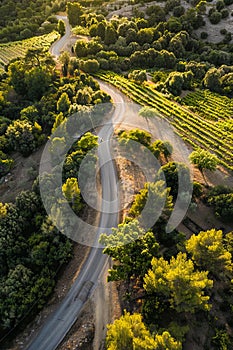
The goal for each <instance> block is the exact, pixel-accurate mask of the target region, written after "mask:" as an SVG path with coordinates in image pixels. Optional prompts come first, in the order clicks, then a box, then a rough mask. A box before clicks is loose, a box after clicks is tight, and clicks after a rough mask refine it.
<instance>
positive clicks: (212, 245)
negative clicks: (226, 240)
mask: <svg viewBox="0 0 233 350" xmlns="http://www.w3.org/2000/svg"><path fill="white" fill-rule="evenodd" d="M186 249H187V251H188V252H189V253H190V254H191V255H192V259H193V260H194V261H195V263H196V264H197V265H198V266H201V267H202V268H204V269H208V270H209V271H211V272H212V273H213V274H215V275H217V276H219V274H222V273H224V272H226V271H232V262H231V258H232V256H231V253H230V252H228V251H227V249H226V248H225V247H224V244H223V235H222V231H221V230H216V229H212V230H208V231H201V232H200V233H199V234H198V235H197V236H196V235H192V236H191V238H189V240H188V241H187V242H186Z"/></svg>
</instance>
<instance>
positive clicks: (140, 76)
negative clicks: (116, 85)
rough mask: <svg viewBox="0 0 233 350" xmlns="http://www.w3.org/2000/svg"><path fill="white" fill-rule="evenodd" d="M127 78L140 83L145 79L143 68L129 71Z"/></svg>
mask: <svg viewBox="0 0 233 350" xmlns="http://www.w3.org/2000/svg"><path fill="white" fill-rule="evenodd" d="M129 79H131V80H134V81H135V82H136V83H138V84H142V83H143V82H144V81H146V80H147V75H146V71H145V70H134V71H132V72H131V73H129Z"/></svg>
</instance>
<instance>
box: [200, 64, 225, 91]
mask: <svg viewBox="0 0 233 350" xmlns="http://www.w3.org/2000/svg"><path fill="white" fill-rule="evenodd" d="M220 78H221V77H220V73H219V71H218V70H217V68H210V69H209V70H208V71H207V72H206V74H205V76H204V79H203V85H204V87H206V88H207V89H209V90H210V91H213V92H221V83H220Z"/></svg>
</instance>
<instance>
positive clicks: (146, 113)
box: [138, 106, 157, 130]
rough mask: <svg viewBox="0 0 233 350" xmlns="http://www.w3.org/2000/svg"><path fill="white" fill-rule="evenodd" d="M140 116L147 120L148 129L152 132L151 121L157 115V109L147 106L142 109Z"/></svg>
mask: <svg viewBox="0 0 233 350" xmlns="http://www.w3.org/2000/svg"><path fill="white" fill-rule="evenodd" d="M138 114H139V115H140V116H141V117H143V118H145V119H146V122H147V126H148V129H149V130H150V125H149V119H152V118H154V117H155V116H156V115H157V111H156V109H154V108H151V107H147V106H146V107H142V108H141V109H140V111H139V113H138Z"/></svg>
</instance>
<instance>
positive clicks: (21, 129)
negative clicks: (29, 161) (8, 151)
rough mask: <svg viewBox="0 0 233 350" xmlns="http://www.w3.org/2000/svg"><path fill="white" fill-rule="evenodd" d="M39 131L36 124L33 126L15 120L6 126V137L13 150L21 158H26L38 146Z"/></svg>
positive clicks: (27, 122) (39, 128)
mask: <svg viewBox="0 0 233 350" xmlns="http://www.w3.org/2000/svg"><path fill="white" fill-rule="evenodd" d="M41 131H42V130H41V127H40V126H39V124H37V123H35V124H34V125H33V124H31V123H30V122H29V121H27V120H15V121H14V122H13V123H12V124H11V125H9V126H8V128H7V131H6V137H7V139H8V142H9V145H10V147H11V148H12V149H13V150H15V151H18V152H20V153H21V154H22V155H23V156H28V155H29V154H31V153H32V152H33V151H35V149H36V147H37V146H38V144H39V142H40V139H39V136H40V134H41Z"/></svg>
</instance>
